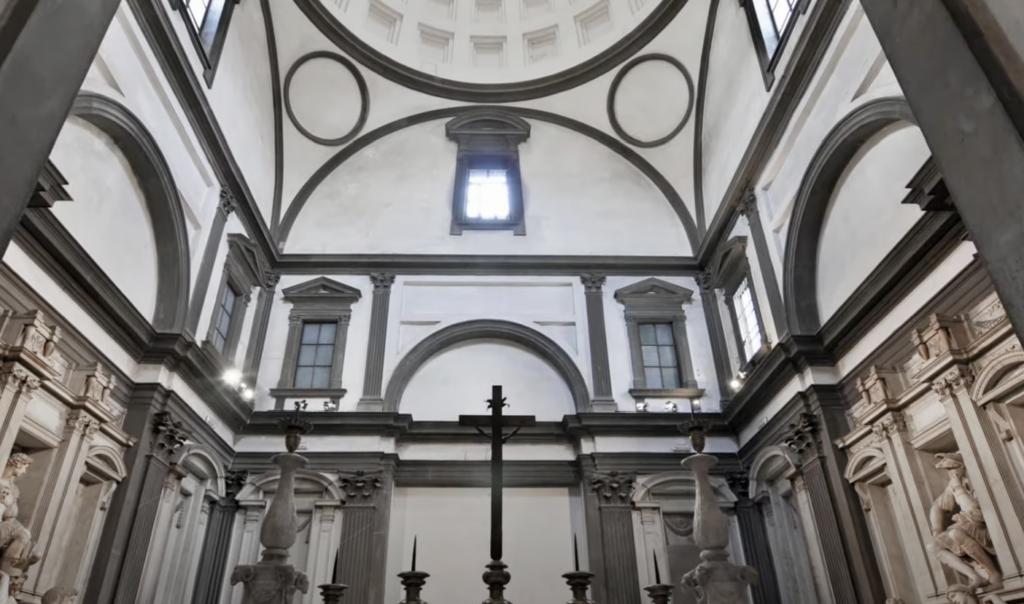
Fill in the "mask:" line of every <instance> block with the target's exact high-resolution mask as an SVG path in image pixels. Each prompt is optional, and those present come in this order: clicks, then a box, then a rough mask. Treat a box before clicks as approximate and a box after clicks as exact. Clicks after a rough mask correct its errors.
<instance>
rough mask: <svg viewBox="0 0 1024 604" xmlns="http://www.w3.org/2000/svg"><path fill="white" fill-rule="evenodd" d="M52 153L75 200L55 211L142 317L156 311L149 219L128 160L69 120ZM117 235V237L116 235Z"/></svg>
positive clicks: (109, 143) (92, 128) (86, 125)
mask: <svg viewBox="0 0 1024 604" xmlns="http://www.w3.org/2000/svg"><path fill="white" fill-rule="evenodd" d="M50 157H51V158H52V161H53V162H54V164H56V165H57V166H58V169H59V170H60V171H61V172H62V173H63V174H64V176H65V178H67V180H68V185H67V190H68V193H69V194H70V195H71V197H72V199H73V200H74V201H71V202H66V201H65V202H58V203H56V204H55V205H54V207H53V213H54V215H55V216H57V218H58V219H59V220H60V222H61V223H62V224H63V225H64V226H65V227H66V228H67V229H68V231H69V232H70V233H71V234H72V236H74V237H75V239H77V240H78V242H79V243H80V244H81V245H82V247H83V248H84V249H85V251H86V252H87V253H88V254H89V256H91V257H92V259H93V260H95V261H96V263H97V264H98V265H99V266H100V267H101V268H102V269H103V271H104V272H105V273H106V274H107V276H108V277H110V279H111V281H113V282H114V284H115V285H117V287H118V289H120V290H121V291H122V292H123V293H124V295H125V296H126V297H127V298H128V299H129V300H130V301H131V303H132V305H133V306H135V308H136V309H137V310H138V311H139V312H140V313H141V314H142V315H143V316H144V317H146V319H152V318H153V312H154V310H155V309H156V288H157V256H156V240H155V238H154V235H153V222H152V219H151V218H150V215H149V212H148V211H147V209H146V200H145V197H144V196H143V194H142V190H141V189H140V187H139V182H138V180H137V179H136V177H135V174H134V173H133V172H132V169H131V166H129V165H128V160H127V159H125V157H124V155H123V154H122V153H121V150H120V149H118V147H117V146H116V145H115V144H114V141H113V140H112V139H111V138H110V137H109V136H107V135H106V134H104V133H103V132H102V131H101V130H99V129H98V128H96V127H95V126H93V125H91V124H89V123H87V122H85V121H83V120H81V119H79V118H74V117H72V118H69V119H68V121H67V122H65V124H64V128H63V129H61V132H60V135H59V136H58V137H57V142H56V144H55V145H54V147H53V151H52V152H51V155H50ZM115 233H116V236H115V235H114V234H115Z"/></svg>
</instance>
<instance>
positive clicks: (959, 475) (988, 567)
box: [929, 453, 1003, 604]
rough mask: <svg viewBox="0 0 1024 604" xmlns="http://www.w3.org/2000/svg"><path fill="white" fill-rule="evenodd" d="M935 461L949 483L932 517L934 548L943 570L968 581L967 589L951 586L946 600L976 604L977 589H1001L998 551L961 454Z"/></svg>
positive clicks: (947, 454)
mask: <svg viewBox="0 0 1024 604" xmlns="http://www.w3.org/2000/svg"><path fill="white" fill-rule="evenodd" d="M935 457H936V459H937V460H938V462H937V463H936V464H935V467H936V468H939V469H941V470H946V473H947V474H949V482H948V483H947V484H946V490H944V491H943V492H942V494H940V495H939V496H938V498H937V499H936V500H935V503H933V504H932V508H931V511H930V513H929V520H930V522H931V529H932V544H931V547H932V550H933V553H934V555H935V557H936V558H937V559H938V560H939V562H940V563H942V565H943V566H945V567H947V568H949V569H950V570H953V571H955V572H958V573H960V574H961V575H963V576H965V577H967V579H968V581H969V583H968V585H951V586H950V589H949V592H948V593H947V595H946V598H947V600H948V601H949V602H950V603H951V604H975V603H976V602H977V601H978V600H977V598H976V597H975V595H974V594H975V592H976V591H977V590H978V589H980V588H983V587H986V588H995V589H998V588H1000V587H1001V586H1002V583H1003V577H1002V573H1001V572H1000V571H999V567H998V566H996V563H995V560H993V556H994V555H995V549H994V548H993V547H992V540H991V539H990V538H989V534H988V528H987V527H986V526H985V518H984V517H983V516H982V513H981V506H980V505H979V504H978V500H977V498H976V497H975V496H974V491H973V490H971V485H970V482H969V480H968V479H967V476H966V474H967V470H966V468H965V467H964V461H963V457H961V455H960V454H959V453H939V454H938V455H936V456H935Z"/></svg>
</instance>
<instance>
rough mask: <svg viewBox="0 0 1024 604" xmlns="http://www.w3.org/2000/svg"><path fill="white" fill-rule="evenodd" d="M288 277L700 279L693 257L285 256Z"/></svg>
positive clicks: (279, 264) (283, 264) (281, 267)
mask: <svg viewBox="0 0 1024 604" xmlns="http://www.w3.org/2000/svg"><path fill="white" fill-rule="evenodd" d="M277 268H278V270H279V271H280V272H281V273H283V274H292V275H313V274H316V275H320V274H323V273H325V272H329V271H335V272H338V273H346V274H356V275H359V274H362V275H368V274H371V273H378V272H385V273H393V274H399V275H572V276H578V275H581V274H589V273H600V274H603V275H625V276H633V275H652V274H653V275H664V276H688V277H689V276H696V275H697V274H698V273H699V272H700V270H699V268H698V267H697V262H696V260H695V259H694V258H692V257H689V256H543V255H536V256H534V255H482V256H481V255H462V254H282V255H281V257H280V259H279V261H278V262H277Z"/></svg>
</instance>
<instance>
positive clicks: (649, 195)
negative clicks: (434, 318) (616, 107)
mask: <svg viewBox="0 0 1024 604" xmlns="http://www.w3.org/2000/svg"><path fill="white" fill-rule="evenodd" d="M483 110H488V107H487V106H479V105H476V106H473V105H471V106H463V107H448V108H444V109H437V110H432V111H427V112H423V113H419V114H416V115H412V116H408V117H404V118H401V119H399V120H395V121H394V122H391V123H389V124H385V125H383V126H380V127H379V128H377V129H375V130H372V131H370V132H367V133H366V134H364V135H362V136H361V137H359V138H358V139H356V140H355V141H353V142H352V143H350V144H349V145H347V146H346V147H345V148H343V149H341V150H340V151H339V152H338V153H337V154H335V155H334V156H333V157H331V158H330V159H329V160H328V161H327V162H325V163H324V164H323V165H322V166H320V168H318V169H317V170H316V172H314V173H313V175H312V176H310V177H309V179H308V180H307V181H306V182H305V183H304V184H303V186H302V187H301V188H300V189H299V191H298V193H297V194H296V195H295V197H294V199H293V200H292V202H291V203H290V204H289V205H288V206H287V210H286V212H285V214H284V216H283V218H282V220H281V228H280V232H279V235H278V237H279V240H280V245H281V247H282V249H283V250H284V251H285V252H288V253H291V252H296V253H299V252H301V253H326V252H337V253H344V252H349V251H350V250H347V249H327V247H329V243H330V242H328V241H318V240H317V239H316V238H315V237H311V235H314V234H313V233H311V231H310V227H312V226H315V225H317V224H321V223H322V222H323V220H324V219H325V218H324V213H330V212H332V211H333V212H334V214H335V215H336V216H337V217H338V219H339V220H342V219H344V220H347V221H352V220H353V218H352V217H353V216H357V217H359V219H360V220H361V221H362V222H360V223H359V224H360V225H361V226H362V225H366V224H368V225H370V226H369V227H368V229H369V230H370V231H374V232H376V231H379V232H382V233H383V232H385V231H386V232H387V233H389V234H391V236H394V235H393V233H394V232H395V230H396V229H398V228H400V227H401V228H408V229H412V228H418V229H420V231H423V230H424V224H428V223H429V224H430V225H432V226H431V229H430V232H431V233H432V232H437V233H440V234H439V235H438V239H435V240H431V242H430V245H431V246H432V249H439V250H440V249H443V248H445V247H446V246H447V248H448V249H449V251H450V253H521V252H520V251H519V249H518V248H516V247H515V246H517V245H522V243H521V242H522V240H521V239H519V240H516V239H514V238H509V239H508V240H507V241H506V239H505V238H497V239H495V238H493V237H489V238H487V239H486V241H487V242H489V243H492V244H493V245H502V246H505V247H502V248H501V250H500V251H496V250H495V249H490V248H489V249H488V250H486V251H482V252H481V251H480V250H479V249H477V248H473V249H476V251H475V252H470V251H469V249H470V248H471V247H472V246H474V245H479V244H480V241H481V240H480V238H479V237H471V238H462V239H460V238H451V237H448V233H449V226H450V220H451V216H450V204H440V203H438V204H435V203H434V202H435V201H436V200H439V199H446V200H447V199H451V194H452V185H453V176H454V173H455V163H456V161H455V160H456V151H455V147H456V145H454V144H453V143H450V142H448V141H446V140H445V132H444V124H443V122H441V120H446V119H450V118H458V117H461V116H464V115H467V114H471V113H474V112H480V111H483ZM501 111H502V112H503V113H506V114H508V115H510V116H512V117H514V118H516V119H522V120H528V121H529V122H530V125H531V128H533V129H534V134H533V135H532V136H531V138H530V141H529V142H528V143H525V144H524V145H523V146H522V148H521V149H520V150H519V152H520V165H521V167H522V178H523V183H522V184H523V189H524V191H525V194H526V200H525V204H526V220H527V224H528V225H529V224H530V223H531V221H536V220H537V219H538V217H539V218H540V221H539V222H533V224H535V225H536V224H540V225H541V226H542V227H543V228H541V229H540V230H529V232H530V241H531V243H530V245H531V246H533V247H532V248H531V249H537V246H538V241H540V240H542V236H543V235H544V234H545V232H544V229H545V228H548V229H550V223H551V222H554V217H551V218H548V217H546V216H544V214H543V212H545V211H547V209H546V206H548V207H550V208H552V209H554V208H555V207H556V205H557V207H558V208H562V209H565V208H564V207H563V206H565V205H566V204H568V203H569V202H572V203H573V204H577V205H573V206H572V209H573V211H572V212H571V213H567V212H562V213H561V214H559V216H558V219H559V220H558V221H557V222H558V228H557V229H556V232H555V233H547V235H548V237H547V239H544V241H548V242H549V243H550V244H552V245H553V244H556V243H558V241H559V239H558V236H563V237H569V236H573V235H574V234H575V233H579V232H581V229H583V228H584V227H585V226H586V224H585V222H586V219H587V214H593V215H594V216H593V219H594V220H599V219H600V218H601V217H602V215H603V214H607V213H608V212H612V213H615V214H616V217H615V220H605V221H604V222H603V223H601V224H602V228H603V229H604V230H605V231H607V232H605V233H604V234H603V235H600V237H601V238H604V239H606V240H608V242H609V244H612V243H615V242H617V241H619V242H621V241H623V239H622V238H623V237H625V236H626V235H625V234H624V233H623V230H622V223H623V221H625V220H629V219H630V218H631V217H633V216H636V213H637V212H643V215H642V218H643V219H644V220H646V222H647V223H648V224H647V226H646V227H645V228H646V231H645V235H646V239H647V240H648V241H650V240H656V243H658V244H659V245H661V244H664V246H669V245H671V249H672V251H671V252H665V251H664V250H663V249H661V248H659V249H660V250H661V251H658V252H656V253H655V252H645V251H639V252H630V251H629V250H630V249H631V248H629V247H624V248H623V249H622V250H620V252H619V253H621V254H630V253H638V254H645V253H653V254H654V255H658V254H661V253H671V254H676V255H689V254H692V253H693V252H694V251H695V250H696V249H697V243H698V239H697V228H696V224H695V223H694V221H693V217H692V215H691V213H690V210H689V208H688V207H687V205H686V203H685V202H684V201H683V199H682V197H680V195H679V193H678V192H677V191H676V190H675V189H674V187H673V186H672V185H671V183H670V182H669V181H668V179H667V178H665V176H664V175H662V174H661V173H660V172H659V171H658V170H657V169H656V168H655V167H654V166H653V165H652V164H651V163H650V162H648V161H647V160H646V159H644V158H643V157H642V156H641V155H640V154H639V153H637V152H636V151H635V150H633V149H631V148H629V147H628V146H626V145H624V144H623V143H621V142H620V141H619V140H618V139H616V138H614V137H612V136H610V135H608V134H607V133H604V132H602V131H601V130H598V129H597V128H594V127H593V126H590V125H587V124H584V123H582V122H579V121H576V120H573V119H571V118H567V117H565V116H562V115H558V114H555V113H550V112H547V111H541V110H539V109H529V108H524V107H511V106H506V107H502V108H501ZM555 139H557V140H555ZM570 139H571V140H570ZM563 142H566V144H562V143H563ZM549 143H550V144H555V143H558V144H559V145H561V146H560V147H559V149H560V151H559V152H558V153H550V152H547V153H541V151H542V150H543V149H544V148H545V147H546V146H547V145H548V144H549ZM399 156H401V159H398V158H399ZM381 158H387V161H388V162H389V165H394V166H397V167H399V169H400V170H402V169H405V170H412V169H415V171H416V173H417V174H429V175H430V178H429V180H424V181H422V182H421V181H415V182H414V181H411V180H410V178H401V179H397V178H395V179H380V178H374V177H370V176H367V174H368V172H369V171H370V170H371V169H372V168H373V167H374V166H377V165H379V164H380V162H381ZM594 158H600V159H601V161H600V166H601V168H600V169H599V170H597V171H598V172H599V173H595V168H594V165H593V162H594V161H595V159H594ZM406 176H408V174H407V175H406ZM569 176H572V177H573V180H572V181H571V182H573V183H577V184H573V185H566V184H565V183H567V182H570V180H569V179H568V177H569ZM587 178H589V180H586V179H587ZM355 179H362V180H361V181H360V182H359V183H356V182H355ZM541 183H544V184H543V186H541ZM558 183H563V185H564V186H563V187H562V188H558V186H557V185H558ZM595 183H598V184H599V185H600V186H598V187H597V190H596V192H595V193H593V195H590V197H595V196H600V197H601V199H596V197H595V198H593V199H592V198H590V197H588V194H586V193H581V192H580V191H579V190H578V189H580V188H586V187H587V186H591V187H593V186H597V185H595ZM357 184H358V186H356V185H357ZM609 188H611V189H613V190H614V195H613V196H610V197H609V196H608V195H606V194H605V190H607V189H609ZM369 189H372V190H373V193H372V194H371V193H368V190H369ZM428 189H429V191H428ZM541 190H543V191H545V195H544V196H543V197H541V198H538V195H539V191H541ZM325 191H327V193H325ZM426 193H429V194H426ZM368 196H370V197H372V198H374V199H378V198H384V199H385V201H386V203H387V204H390V205H395V206H398V205H399V204H398V203H397V202H401V207H400V208H397V207H396V208H391V209H393V210H396V211H395V212H393V215H392V216H391V219H390V223H389V224H390V226H388V225H385V224H380V225H378V226H377V227H374V225H373V220H376V219H377V218H376V214H375V213H376V212H379V211H382V210H383V211H387V210H388V209H389V208H387V207H374V205H375V204H367V203H365V201H366V198H367V197H368ZM420 197H422V199H420ZM605 197H608V199H604V198H605ZM613 197H614V199H613ZM417 199H419V200H420V202H421V203H416V204H413V203H412V202H413V201H415V200H417ZM584 199H585V200H586V204H587V207H588V212H586V213H584V214H580V213H579V211H578V209H577V208H578V207H579V206H578V203H581V202H582V200H584ZM346 200H351V203H347V204H345V205H344V212H341V208H339V207H338V204H339V203H342V202H345V201H346ZM391 200H394V201H391ZM602 200H604V201H606V202H607V203H605V204H604V205H602V204H600V203H597V202H598V201H602ZM624 201H628V203H623V202H624ZM613 202H616V203H613ZM641 202H643V203H641ZM330 204H334V205H333V206H332V205H330ZM397 210H405V211H404V212H398V211H397ZM631 210H632V211H633V212H634V213H633V214H630V213H629V212H630V211H631ZM314 212H315V213H319V214H314ZM414 213H415V214H416V215H415V216H414V215H413V214H414ZM620 213H621V216H620V215H619V214H620ZM339 225H340V227H343V226H345V224H343V223H341V222H339ZM613 227H618V228H617V230H615V229H614V228H613ZM530 228H532V227H530ZM650 229H656V231H654V232H652V231H651V230H650ZM421 235H423V236H425V235H424V234H423V233H421V232H417V231H409V232H408V235H407V236H406V237H405V239H404V240H403V241H404V242H406V244H408V245H412V243H411V242H412V240H413V238H417V237H420V236H421ZM441 237H443V238H441ZM593 237H599V235H597V234H593ZM348 240H351V242H352V244H353V245H354V244H355V243H358V244H359V246H360V248H359V249H361V250H363V251H364V252H365V250H367V249H371V250H374V248H375V246H379V245H380V244H381V239H380V238H379V237H377V236H376V235H374V234H371V235H370V236H368V237H367V235H366V233H365V232H362V233H355V232H354V233H353V234H352V236H351V237H349V238H348ZM332 241H333V240H332ZM628 242H630V243H631V244H633V243H635V245H632V247H634V248H639V247H641V246H643V245H644V240H643V239H630V240H628ZM416 245H417V246H419V245H420V244H419V243H416ZM325 246H326V247H325ZM321 248H323V249H321ZM652 249H654V248H652ZM552 250H554V248H552ZM374 251H376V250H374ZM406 251H408V250H406ZM381 253H397V251H396V250H394V249H390V250H386V251H381ZM413 253H415V252H413ZM533 253H579V252H564V251H548V252H533ZM590 253H600V252H590Z"/></svg>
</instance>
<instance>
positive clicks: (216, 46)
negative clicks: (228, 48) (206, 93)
mask: <svg viewBox="0 0 1024 604" xmlns="http://www.w3.org/2000/svg"><path fill="white" fill-rule="evenodd" d="M240 1H241V0H223V2H222V3H221V11H220V14H219V15H217V19H216V21H214V22H212V23H210V19H206V20H204V22H203V24H202V28H203V30H204V31H197V30H196V29H195V27H194V26H193V25H192V21H191V19H190V18H189V16H188V15H187V14H185V11H186V9H185V6H184V2H183V0H170V2H171V10H173V11H176V12H178V13H179V14H180V15H181V18H182V19H183V20H184V21H185V30H186V31H187V32H188V37H189V39H190V40H192V45H193V46H194V47H195V51H196V54H197V55H198V57H199V62H200V63H201V64H202V65H203V80H204V81H205V82H206V85H207V86H208V87H210V88H212V87H213V79H214V77H216V75H217V67H218V66H219V65H220V55H221V53H222V52H223V51H224V42H225V40H227V36H228V26H229V25H230V24H231V15H232V14H234V11H235V5H236V4H238V3H239V2H240ZM208 29H213V32H212V33H213V42H212V43H211V44H210V49H209V50H207V49H206V48H204V47H203V42H202V37H203V36H209V34H210V32H209V31H207V30H208Z"/></svg>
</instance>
